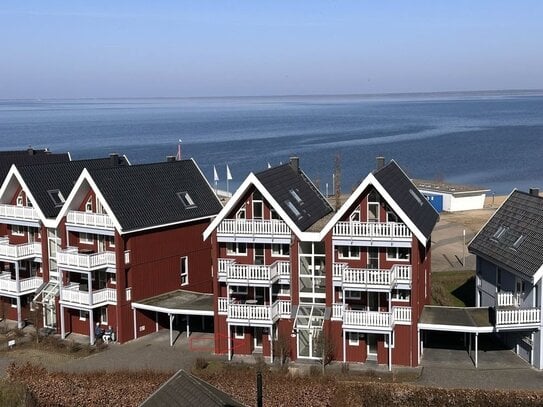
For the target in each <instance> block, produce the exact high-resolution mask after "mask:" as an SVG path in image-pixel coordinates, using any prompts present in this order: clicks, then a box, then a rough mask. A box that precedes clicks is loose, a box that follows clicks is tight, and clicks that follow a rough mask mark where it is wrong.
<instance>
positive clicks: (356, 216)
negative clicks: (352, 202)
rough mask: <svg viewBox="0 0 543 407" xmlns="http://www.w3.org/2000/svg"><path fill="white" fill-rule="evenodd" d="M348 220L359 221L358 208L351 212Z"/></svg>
mask: <svg viewBox="0 0 543 407" xmlns="http://www.w3.org/2000/svg"><path fill="white" fill-rule="evenodd" d="M349 221H351V222H360V209H357V210H356V211H354V212H353V213H351V216H349Z"/></svg>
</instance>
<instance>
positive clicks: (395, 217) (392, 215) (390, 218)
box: [387, 208, 399, 222]
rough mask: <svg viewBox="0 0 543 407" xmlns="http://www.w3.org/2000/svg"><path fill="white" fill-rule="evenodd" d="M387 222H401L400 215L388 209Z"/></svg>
mask: <svg viewBox="0 0 543 407" xmlns="http://www.w3.org/2000/svg"><path fill="white" fill-rule="evenodd" d="M387 222H399V219H398V215H396V214H395V213H394V211H393V210H392V209H390V208H387Z"/></svg>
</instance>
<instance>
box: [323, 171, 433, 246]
mask: <svg viewBox="0 0 543 407" xmlns="http://www.w3.org/2000/svg"><path fill="white" fill-rule="evenodd" d="M369 185H372V186H373V187H374V188H375V189H376V190H377V192H379V194H380V195H381V196H382V197H383V198H384V199H385V201H386V203H387V204H388V205H389V206H390V208H391V209H392V210H393V211H394V212H395V213H396V214H397V215H398V217H399V218H400V219H401V220H402V222H403V223H405V225H406V226H407V227H408V228H409V230H410V231H411V232H412V233H413V234H414V235H415V237H416V238H417V239H418V240H419V241H420V242H421V243H422V244H423V246H424V247H426V243H427V242H428V239H426V236H424V234H423V233H422V232H421V231H420V230H419V228H417V226H416V225H415V224H414V223H413V221H412V220H411V219H410V218H409V217H408V216H407V214H406V213H405V212H404V211H403V209H402V208H401V207H400V205H398V204H397V203H396V201H394V199H392V197H391V196H390V194H389V193H388V191H387V190H386V189H385V188H384V187H383V186H382V185H381V183H380V182H379V181H377V178H375V176H374V175H373V174H372V173H370V174H368V176H367V177H366V178H364V180H363V181H362V183H361V184H360V185H359V186H358V188H356V190H355V191H354V192H353V193H352V194H351V196H350V197H349V199H347V201H346V202H345V203H344V204H343V206H342V207H341V208H340V209H339V211H337V213H336V214H335V215H334V217H333V218H332V219H330V221H329V222H328V224H327V225H326V226H325V227H324V228H323V230H322V231H321V233H320V235H321V239H323V238H324V236H325V235H326V234H327V233H328V232H329V231H330V230H331V229H332V228H333V227H334V225H335V224H336V223H337V222H338V221H339V220H340V219H341V217H342V216H343V215H345V213H346V212H347V210H348V209H349V208H350V207H351V206H352V204H353V203H354V202H355V201H356V200H357V199H359V198H360V195H361V194H362V192H364V190H365V189H366V188H367V187H368V186H369Z"/></svg>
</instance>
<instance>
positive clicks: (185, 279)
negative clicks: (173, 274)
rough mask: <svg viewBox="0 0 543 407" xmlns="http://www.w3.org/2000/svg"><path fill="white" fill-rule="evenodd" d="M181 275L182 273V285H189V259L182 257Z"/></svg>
mask: <svg viewBox="0 0 543 407" xmlns="http://www.w3.org/2000/svg"><path fill="white" fill-rule="evenodd" d="M180 269H181V271H180V273H181V285H187V284H188V283H189V258H188V257H186V256H185V257H181V261H180Z"/></svg>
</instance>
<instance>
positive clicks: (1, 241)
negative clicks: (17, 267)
mask: <svg viewBox="0 0 543 407" xmlns="http://www.w3.org/2000/svg"><path fill="white" fill-rule="evenodd" d="M34 257H41V243H40V242H33V243H23V244H10V243H9V238H8V237H7V236H4V237H0V258H2V259H7V260H14V261H17V260H23V259H31V258H34Z"/></svg>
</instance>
